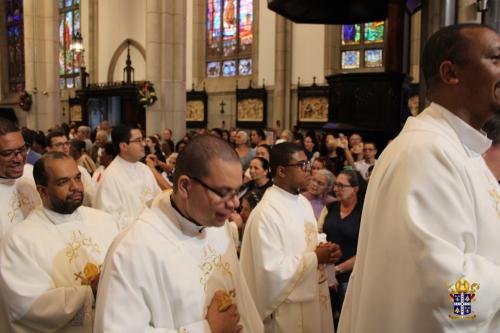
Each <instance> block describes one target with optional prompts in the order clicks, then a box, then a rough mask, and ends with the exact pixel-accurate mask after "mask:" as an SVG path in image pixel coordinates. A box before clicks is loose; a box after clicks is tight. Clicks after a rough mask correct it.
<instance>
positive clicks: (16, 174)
mask: <svg viewBox="0 0 500 333" xmlns="http://www.w3.org/2000/svg"><path fill="white" fill-rule="evenodd" d="M27 153H28V147H27V146H26V144H25V142H24V139H23V135H22V133H21V130H20V129H19V128H18V127H17V126H16V125H14V123H12V122H11V121H9V120H7V119H5V118H3V117H0V242H1V240H2V237H3V236H4V235H5V233H6V232H7V231H8V230H9V229H10V227H12V226H13V225H14V224H16V223H18V222H21V221H22V220H24V219H25V218H26V216H28V214H29V213H30V212H31V211H32V210H33V209H34V208H35V207H36V206H37V205H39V204H40V203H41V201H40V197H39V195H38V192H37V191H36V188H35V183H34V181H33V176H32V175H29V174H27V173H29V172H30V171H32V170H33V167H32V166H31V165H30V166H26V156H27Z"/></svg>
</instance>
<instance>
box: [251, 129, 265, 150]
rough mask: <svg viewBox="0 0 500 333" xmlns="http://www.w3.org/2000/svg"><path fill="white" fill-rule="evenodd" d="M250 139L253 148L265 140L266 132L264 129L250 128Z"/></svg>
mask: <svg viewBox="0 0 500 333" xmlns="http://www.w3.org/2000/svg"><path fill="white" fill-rule="evenodd" d="M250 141H251V144H252V147H254V148H255V147H257V146H259V145H260V144H261V143H265V142H266V133H264V130H263V129H262V128H257V129H254V130H252V132H250Z"/></svg>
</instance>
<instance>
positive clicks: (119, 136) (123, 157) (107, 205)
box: [95, 125, 160, 229]
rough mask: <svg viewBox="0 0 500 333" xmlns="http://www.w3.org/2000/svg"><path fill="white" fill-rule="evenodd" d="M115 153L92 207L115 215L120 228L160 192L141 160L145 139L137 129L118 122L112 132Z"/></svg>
mask: <svg viewBox="0 0 500 333" xmlns="http://www.w3.org/2000/svg"><path fill="white" fill-rule="evenodd" d="M111 136H112V137H113V140H112V141H113V144H114V146H115V151H116V152H118V156H117V157H116V158H115V159H114V160H113V162H111V164H110V165H109V166H108V167H107V168H106V171H105V172H104V174H103V177H102V180H101V181H100V182H99V185H98V188H97V194H96V199H95V207H96V208H99V209H102V210H104V211H106V212H108V213H110V214H112V215H115V216H116V218H117V220H118V223H119V226H120V229H123V228H125V227H126V226H128V225H129V224H131V223H132V222H133V221H134V220H135V219H136V218H137V217H138V216H139V214H140V213H141V211H142V210H143V209H144V207H146V206H149V205H150V204H151V202H152V200H153V199H154V197H155V196H156V195H157V194H158V193H160V187H159V186H158V183H157V182H156V180H155V178H154V176H153V173H152V172H151V170H150V169H149V168H148V167H147V166H146V165H145V164H144V163H141V162H140V160H141V159H142V158H143V157H144V147H145V141H144V138H143V136H142V133H141V131H140V130H139V129H137V128H131V127H129V126H125V125H120V126H116V127H114V128H113V130H112V132H111Z"/></svg>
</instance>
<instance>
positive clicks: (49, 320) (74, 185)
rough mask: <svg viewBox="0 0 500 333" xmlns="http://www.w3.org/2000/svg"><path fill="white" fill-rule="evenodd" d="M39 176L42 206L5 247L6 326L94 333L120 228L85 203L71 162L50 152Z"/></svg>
mask: <svg viewBox="0 0 500 333" xmlns="http://www.w3.org/2000/svg"><path fill="white" fill-rule="evenodd" d="M34 174H35V180H36V182H37V187H38V190H39V191H40V194H41V196H42V200H43V207H42V206H40V207H38V208H37V209H35V210H34V211H33V212H32V213H31V214H30V215H29V216H28V218H27V219H26V220H24V221H23V222H21V223H19V224H17V225H16V226H14V227H13V228H12V229H11V230H10V231H9V233H7V235H6V236H5V237H4V240H3V242H2V245H1V248H0V290H1V294H0V296H1V299H0V301H1V303H2V305H3V311H2V312H1V313H0V321H1V322H2V324H3V325H4V326H5V325H8V328H4V330H5V332H16V333H17V332H22V333H28V332H29V333H31V332H71V333H80V332H81V333H91V332H92V327H93V306H94V303H95V294H96V291H97V284H98V281H99V274H100V270H101V265H102V262H103V261H104V257H105V254H106V251H107V249H108V247H109V245H110V244H111V242H112V240H113V238H114V237H115V236H116V234H117V233H118V226H117V224H116V223H115V222H114V221H113V219H112V217H111V215H109V214H107V213H104V212H102V211H99V210H96V209H92V208H88V207H84V206H81V204H82V201H83V185H82V182H81V175H80V172H79V170H78V168H77V165H76V162H75V161H74V160H73V159H71V158H70V157H68V156H66V155H65V154H63V153H60V152H54V153H47V154H45V155H44V156H43V157H42V158H41V159H39V160H38V161H37V162H36V164H35V168H34ZM2 332H3V331H2Z"/></svg>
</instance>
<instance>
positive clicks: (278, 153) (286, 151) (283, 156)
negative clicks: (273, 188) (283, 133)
mask: <svg viewBox="0 0 500 333" xmlns="http://www.w3.org/2000/svg"><path fill="white" fill-rule="evenodd" d="M298 151H304V148H302V147H301V146H300V145H297V144H294V143H291V142H283V143H280V144H277V145H275V146H274V147H273V148H272V149H271V152H270V153H269V163H270V164H271V176H272V177H275V176H276V170H277V169H278V167H279V166H283V165H286V164H288V163H290V159H291V158H292V155H293V154H295V153H296V152H298Z"/></svg>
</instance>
